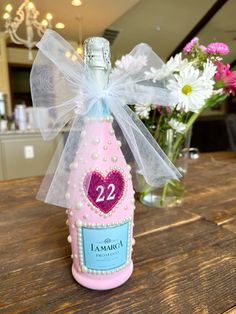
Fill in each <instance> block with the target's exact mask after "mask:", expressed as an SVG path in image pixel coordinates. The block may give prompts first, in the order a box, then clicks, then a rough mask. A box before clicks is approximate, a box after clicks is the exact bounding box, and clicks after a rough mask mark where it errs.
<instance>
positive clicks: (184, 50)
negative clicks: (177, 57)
mask: <svg viewBox="0 0 236 314" xmlns="http://www.w3.org/2000/svg"><path fill="white" fill-rule="evenodd" d="M198 41H199V38H198V37H194V38H193V39H192V40H191V41H190V42H189V43H187V45H186V46H185V47H184V49H183V52H184V54H188V53H189V52H190V51H191V50H192V49H193V46H194V45H196V43H198Z"/></svg>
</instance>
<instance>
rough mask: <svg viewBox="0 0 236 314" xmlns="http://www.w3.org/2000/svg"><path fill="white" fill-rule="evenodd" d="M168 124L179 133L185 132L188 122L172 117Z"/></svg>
mask: <svg viewBox="0 0 236 314" xmlns="http://www.w3.org/2000/svg"><path fill="white" fill-rule="evenodd" d="M168 124H169V126H171V127H172V129H174V130H175V131H176V132H178V133H184V131H185V129H186V124H184V123H182V122H179V121H178V120H175V119H173V118H172V119H170V121H169V122H168Z"/></svg>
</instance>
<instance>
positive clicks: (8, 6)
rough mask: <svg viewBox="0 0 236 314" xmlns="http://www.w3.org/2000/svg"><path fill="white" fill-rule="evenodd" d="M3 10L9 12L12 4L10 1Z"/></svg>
mask: <svg viewBox="0 0 236 314" xmlns="http://www.w3.org/2000/svg"><path fill="white" fill-rule="evenodd" d="M5 10H6V11H7V12H9V13H10V12H11V11H12V5H11V4H10V3H9V4H7V5H6V7H5Z"/></svg>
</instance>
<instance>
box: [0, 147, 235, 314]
mask: <svg viewBox="0 0 236 314" xmlns="http://www.w3.org/2000/svg"><path fill="white" fill-rule="evenodd" d="M235 173H236V153H214V154H202V155H201V157H200V159H199V160H196V161H193V160H192V161H190V167H189V172H188V176H187V179H186V185H187V192H186V195H185V200H184V204H183V206H181V207H180V208H171V209H154V208H148V207H145V206H143V205H141V204H140V203H137V209H136V211H135V238H136V245H135V250H134V265H135V268H134V273H133V275H132V277H131V278H130V279H129V281H128V282H127V283H125V284H124V285H123V286H121V287H119V288H117V289H114V290H111V291H103V292H99V291H90V290H87V289H85V288H83V287H81V286H80V285H78V284H77V283H76V282H75V281H74V280H73V278H72V276H71V272H70V266H71V258H70V254H71V253H70V247H69V244H68V243H67V241H66V238H67V234H68V230H67V226H66V224H65V221H66V214H65V211H64V210H63V209H61V208H57V207H53V206H49V205H46V204H44V203H41V202H39V201H36V200H35V193H36V191H37V189H38V186H39V183H40V180H41V178H27V179H19V180H12V181H5V182H1V183H0V195H1V208H0V242H1V246H0V248H1V252H0V313H34V314H35V313H99V314H100V313H157V314H163V313H167V314H171V313H181V314H182V313H183V314H192V313H201V314H205V313H212V314H217V313H236V307H235V305H236V177H235Z"/></svg>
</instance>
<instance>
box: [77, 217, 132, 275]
mask: <svg viewBox="0 0 236 314" xmlns="http://www.w3.org/2000/svg"><path fill="white" fill-rule="evenodd" d="M132 218H133V217H132V216H130V217H127V218H125V219H123V220H121V221H119V222H111V223H108V224H97V223H84V222H83V221H81V220H79V219H78V220H77V221H76V223H75V225H76V227H77V239H78V246H79V262H80V268H81V271H82V272H84V273H92V274H96V275H107V274H112V273H115V272H117V271H119V270H121V269H123V268H125V267H127V266H128V265H129V264H130V263H131V246H132V243H131V228H132V220H133V219H132ZM127 222H128V241H127V258H126V261H127V262H126V263H125V264H123V265H122V266H120V267H117V268H115V269H112V270H94V269H90V268H88V267H86V265H85V264H84V251H83V236H82V228H83V227H86V228H91V229H93V228H96V229H97V228H101V229H102V228H106V227H108V228H110V227H115V226H121V225H123V224H125V223H127Z"/></svg>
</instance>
